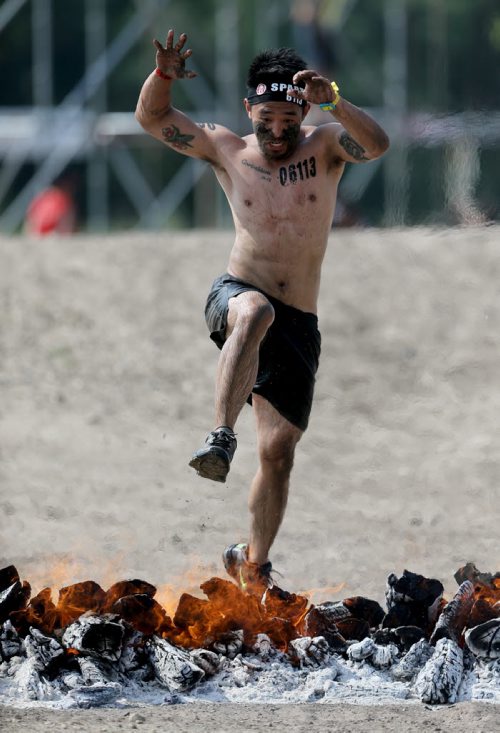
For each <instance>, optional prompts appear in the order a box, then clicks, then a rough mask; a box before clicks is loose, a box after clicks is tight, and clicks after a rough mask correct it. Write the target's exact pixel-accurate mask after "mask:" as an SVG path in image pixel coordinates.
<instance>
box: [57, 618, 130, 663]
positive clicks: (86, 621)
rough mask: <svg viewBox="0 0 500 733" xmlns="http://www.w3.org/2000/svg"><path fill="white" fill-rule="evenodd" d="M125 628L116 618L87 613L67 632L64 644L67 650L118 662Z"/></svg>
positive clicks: (63, 638)
mask: <svg viewBox="0 0 500 733" xmlns="http://www.w3.org/2000/svg"><path fill="white" fill-rule="evenodd" d="M123 635H124V627H123V626H122V624H120V623H117V622H116V616H111V615H109V614H106V615H105V616H96V615H95V614H93V613H92V612H87V613H85V614H83V615H82V616H80V618H79V619H78V620H77V621H75V623H73V624H71V625H70V626H68V627H67V629H66V630H65V632H64V634H63V637H62V642H63V644H64V646H65V647H66V648H67V649H76V651H78V652H80V653H82V654H84V655H92V656H97V657H102V658H103V659H109V660H112V661H117V660H118V659H119V658H120V654H121V649H122V641H123Z"/></svg>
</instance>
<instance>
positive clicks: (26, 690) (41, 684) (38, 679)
mask: <svg viewBox="0 0 500 733" xmlns="http://www.w3.org/2000/svg"><path fill="white" fill-rule="evenodd" d="M12 684H13V687H14V688H15V687H17V690H18V694H19V697H20V698H21V699H22V698H27V699H29V700H50V699H51V697H53V695H54V688H53V686H52V685H51V683H50V682H49V680H48V679H47V678H46V677H45V676H44V674H43V672H41V670H40V663H39V660H38V659H37V658H36V656H32V657H27V658H25V659H23V660H22V662H21V663H20V664H19V665H16V668H15V672H14V675H13V681H12Z"/></svg>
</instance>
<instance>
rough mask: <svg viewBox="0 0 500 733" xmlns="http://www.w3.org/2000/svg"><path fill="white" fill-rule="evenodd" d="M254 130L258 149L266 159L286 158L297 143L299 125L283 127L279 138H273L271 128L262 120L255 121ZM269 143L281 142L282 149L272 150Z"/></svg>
mask: <svg viewBox="0 0 500 733" xmlns="http://www.w3.org/2000/svg"><path fill="white" fill-rule="evenodd" d="M254 132H255V137H256V138H257V142H258V144H259V148H260V151H261V153H262V155H263V156H264V157H265V158H267V159H268V160H281V159H282V158H288V157H289V156H290V155H292V153H293V152H294V151H295V149H296V148H297V146H298V144H299V138H300V125H289V126H288V127H285V129H284V130H283V132H282V133H281V137H280V138H275V137H274V135H273V133H272V132H271V130H270V129H269V128H268V127H266V125H265V124H264V123H263V122H257V123H256V124H255V126H254ZM271 143H281V144H283V145H284V149H283V150H277V151H276V152H273V149H272V147H270V144H271Z"/></svg>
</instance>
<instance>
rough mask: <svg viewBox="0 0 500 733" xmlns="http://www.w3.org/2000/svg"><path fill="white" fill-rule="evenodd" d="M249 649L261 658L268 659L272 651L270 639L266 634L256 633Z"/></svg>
mask: <svg viewBox="0 0 500 733" xmlns="http://www.w3.org/2000/svg"><path fill="white" fill-rule="evenodd" d="M251 650H252V651H253V653H254V654H256V655H257V656H258V657H261V658H262V659H268V658H269V657H270V656H272V654H273V653H274V648H273V645H272V643H271V639H270V638H269V636H268V635H267V634H257V636H256V637H255V639H254V640H253V643H252V646H251Z"/></svg>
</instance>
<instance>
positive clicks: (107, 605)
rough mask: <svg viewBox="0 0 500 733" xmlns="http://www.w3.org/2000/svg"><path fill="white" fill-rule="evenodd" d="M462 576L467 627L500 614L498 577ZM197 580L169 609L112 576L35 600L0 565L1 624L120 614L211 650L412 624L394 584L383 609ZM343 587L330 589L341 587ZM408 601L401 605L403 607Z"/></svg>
mask: <svg viewBox="0 0 500 733" xmlns="http://www.w3.org/2000/svg"><path fill="white" fill-rule="evenodd" d="M472 568H473V566H472ZM406 572H407V571H405V573H406ZM457 576H458V577H457V580H459V582H463V581H464V580H467V581H470V582H472V583H473V584H474V593H473V598H472V603H471V610H470V613H468V618H467V619H466V620H464V624H465V628H471V627H473V626H477V625H478V624H481V623H483V622H485V621H488V620H490V619H493V618H497V617H498V616H500V576H498V575H497V576H490V575H487V574H480V573H479V572H478V571H477V570H476V569H475V568H473V569H471V567H470V566H466V567H465V568H462V569H461V570H460V571H458V573H457ZM394 577H395V576H394ZM415 579H416V580H415ZM419 579H420V580H419ZM398 582H400V581H398ZM405 582H418V583H421V585H420V586H419V588H420V592H421V591H422V588H426V589H427V590H428V589H429V588H431V589H432V588H433V587H434V586H435V584H436V583H437V584H438V585H440V584H439V581H428V580H426V579H423V578H422V576H416V575H415V574H411V573H408V575H407V576H405ZM199 587H200V590H201V591H202V594H203V597H197V596H195V595H193V594H192V593H189V592H183V593H182V594H181V595H180V597H179V598H178V600H177V603H176V604H175V605H174V604H172V603H171V609H173V610H170V608H169V610H170V613H167V611H166V609H165V607H164V605H162V603H160V601H159V600H158V599H157V589H156V588H155V586H153V585H151V583H148V582H146V581H144V580H139V579H135V580H123V581H119V582H117V583H113V584H112V585H110V586H109V587H108V588H107V590H104V589H103V588H102V587H101V586H100V585H99V584H98V583H96V582H95V581H92V580H85V581H82V582H78V583H72V584H70V585H66V586H63V587H62V588H60V590H59V591H58V594H57V599H56V598H55V595H53V591H52V589H51V588H49V587H45V588H43V589H42V590H41V591H39V592H38V593H37V594H36V595H35V596H33V597H32V598H31V600H30V593H31V588H30V585H29V583H26V582H24V583H21V582H20V579H19V575H18V573H17V571H16V569H15V568H14V567H13V566H9V567H8V568H4V569H3V570H0V623H1V622H3V621H5V620H6V619H7V618H9V619H10V620H11V622H12V624H13V625H14V627H15V628H16V629H17V631H18V632H19V633H20V634H21V635H26V634H27V633H28V631H29V628H30V627H35V628H38V629H40V630H41V631H42V632H43V633H45V634H52V635H56V636H58V635H60V634H61V632H62V631H63V630H64V629H65V628H66V627H67V626H69V625H70V624H72V623H73V622H74V621H76V619H78V618H79V617H80V616H81V615H82V614H85V613H87V612H91V613H94V614H97V615H105V614H116V615H118V616H119V617H121V618H122V619H123V620H124V621H126V622H127V623H128V624H129V625H130V626H131V627H132V628H134V629H136V630H137V631H139V632H141V633H142V634H146V635H152V634H155V635H156V636H159V637H161V638H164V639H166V640H168V641H170V642H172V643H173V644H175V645H177V646H181V647H184V648H187V649H196V648H198V649H199V648H207V649H209V648H211V647H212V646H213V645H214V644H215V643H217V642H219V641H220V640H221V639H222V640H223V639H225V638H227V637H228V635H229V636H230V635H231V634H234V632H235V631H242V632H243V638H244V645H245V646H247V647H251V645H252V643H253V640H254V639H255V638H256V637H257V636H258V635H259V634H266V635H267V636H268V637H269V638H270V640H271V643H272V644H273V645H274V647H276V648H277V649H280V650H282V651H286V650H287V649H288V647H289V644H290V641H292V640H293V639H296V638H298V637H300V636H311V637H312V636H319V635H324V636H327V637H328V635H329V637H330V640H332V639H334V640H335V641H336V642H338V643H342V642H345V639H363V638H365V636H366V635H369V633H370V630H371V629H374V628H377V627H379V626H380V625H382V626H383V627H384V626H385V627H386V628H387V629H396V627H398V626H401V627H402V626H405V625H408V624H409V623H412V622H411V621H409V620H408V618H406V617H405V618H404V619H403V618H402V617H401V618H400V619H399V620H398V618H397V616H396V618H395V617H394V614H395V613H396V614H397V613H399V610H398V608H399V605H398V604H399V601H398V596H397V593H398V592H399V591H398V587H399V586H397V585H394V588H393V591H394V592H395V593H396V596H394V598H395V599H396V601H395V606H394V607H393V609H392V611H391V612H390V613H386V614H384V611H383V610H382V608H381V607H380V605H379V604H378V603H376V602H375V601H371V600H369V599H366V598H363V597H359V596H356V597H352V598H347V599H344V601H342V602H334V603H324V604H320V605H318V606H315V605H313V604H312V603H311V602H310V598H309V597H308V595H309V596H311V592H310V593H309V594H307V595H306V594H303V595H302V594H299V595H297V594H293V593H291V594H290V593H283V592H282V591H281V590H280V589H278V588H273V589H270V590H268V591H267V592H266V594H265V595H264V597H263V598H262V599H260V598H257V597H255V596H253V595H250V594H246V593H244V592H243V591H242V590H240V588H239V587H238V586H236V585H235V584H234V583H233V582H232V581H229V580H223V579H221V578H218V577H212V578H210V579H209V580H206V581H205V582H202V583H201V585H200V586H199ZM341 588H342V586H337V587H335V588H333V589H330V590H331V591H332V592H338V591H339V590H340V589H341ZM441 589H442V586H441ZM316 590H317V589H316ZM405 592H406V591H405ZM438 593H439V591H438ZM161 597H162V598H167V599H168V600H169V602H171V601H172V589H170V590H169V591H168V592H166V591H165V587H163V589H162V596H161ZM434 597H436V598H437V600H436V603H435V604H434V605H435V606H436V607H437V608H438V611H437V615H438V616H439V614H440V612H441V610H442V609H443V606H444V603H445V602H444V601H443V600H442V599H441V600H440V597H439V595H437V596H434ZM429 605H430V601H429ZM408 608H409V607H406V608H405V609H404V612H405V613H408ZM410 610H411V609H410ZM391 614H392V615H391ZM429 623H431V622H429ZM433 624H435V619H434V621H433V622H432V626H431V627H426V628H423V627H422V628H423V630H424V632H425V633H426V634H429V635H430V634H431V633H432V630H433ZM408 628H409V627H408ZM413 628H414V627H413ZM460 633H462V630H461V631H460ZM75 653H76V654H77V652H76V651H75V650H73V649H69V650H68V654H75Z"/></svg>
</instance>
